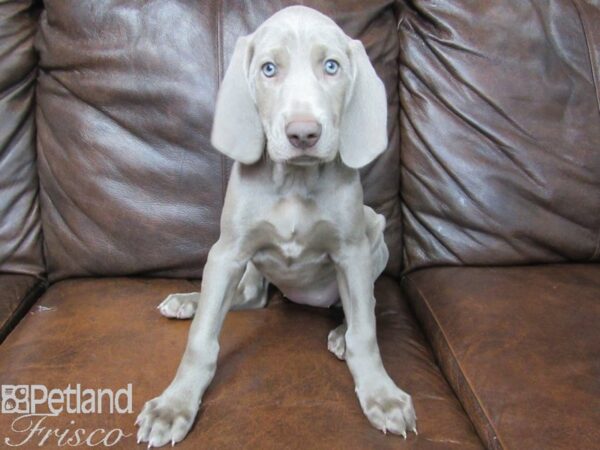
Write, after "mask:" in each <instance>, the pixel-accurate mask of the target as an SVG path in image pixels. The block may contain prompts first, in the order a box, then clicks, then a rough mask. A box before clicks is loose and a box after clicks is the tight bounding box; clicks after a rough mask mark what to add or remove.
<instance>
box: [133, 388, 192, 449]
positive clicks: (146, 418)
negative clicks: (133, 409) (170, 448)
mask: <svg viewBox="0 0 600 450" xmlns="http://www.w3.org/2000/svg"><path fill="white" fill-rule="evenodd" d="M197 412H198V406H193V405H191V404H190V402H189V401H188V400H187V399H179V398H176V397H172V396H169V395H167V394H166V393H163V394H162V395H161V396H159V397H156V398H154V399H152V400H150V401H148V402H146V404H145V405H144V408H143V409H142V412H141V413H140V415H139V416H138V418H137V420H136V421H135V424H136V425H137V426H139V427H140V429H139V430H138V433H137V442H138V444H139V443H140V442H148V448H150V447H162V446H163V445H165V444H168V443H170V444H171V445H175V443H177V442H179V441H181V440H182V439H183V438H184V437H185V436H186V435H187V434H188V431H190V428H191V427H192V424H193V423H194V417H196V413H197Z"/></svg>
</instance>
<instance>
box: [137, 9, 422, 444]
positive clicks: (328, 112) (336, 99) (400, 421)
mask: <svg viewBox="0 0 600 450" xmlns="http://www.w3.org/2000/svg"><path fill="white" fill-rule="evenodd" d="M386 119H387V106H386V94H385V89H384V86H383V83H382V82H381V80H380V79H379V78H378V77H377V75H376V73H375V70H374V69H373V67H372V66H371V64H370V62H369V58H368V56H367V54H366V52H365V49H364V47H363V45H362V44H361V42H360V41H357V40H352V39H350V38H349V37H348V36H346V35H345V34H344V32H343V31H342V30H341V29H340V28H339V27H338V26H337V25H336V24H335V23H334V22H333V21H332V20H331V19H329V18H328V17H326V16H324V15H323V14H321V13H319V12H317V11H315V10H313V9H310V8H306V7H302V6H293V7H289V8H286V9H283V10H281V11H279V12H278V13H276V14H275V15H273V16H272V17H271V18H269V19H268V20H267V21H266V22H264V23H263V24H262V25H261V26H260V27H259V28H258V29H257V30H256V31H255V32H254V33H252V34H250V35H248V36H244V37H240V38H239V39H238V41H237V43H236V46H235V50H234V52H233V56H232V59H231V62H230V64H229V67H228V69H227V72H226V73H225V77H224V79H223V83H222V86H221V89H220V91H219V95H218V99H217V105H216V112H215V119H214V124H213V130H212V137H211V141H212V144H213V146H214V147H215V148H216V149H218V150H219V151H221V152H223V153H224V154H225V155H227V156H229V157H231V158H233V159H234V160H235V163H234V165H233V168H232V172H231V177H230V179H229V185H228V188H227V194H226V198H225V204H224V207H223V213H222V217H221V235H220V237H219V239H218V241H217V242H216V243H215V244H214V246H213V247H212V248H211V250H210V252H209V254H208V260H207V262H206V266H205V268H204V275H203V279H202V288H201V291H200V292H199V293H197V292H194V293H187V294H172V295H170V296H168V297H167V298H166V299H165V300H164V301H163V302H162V303H161V304H160V305H159V309H160V311H161V313H162V314H163V315H165V316H167V317H176V318H189V317H192V316H193V317H194V319H193V321H192V324H191V328H190V334H189V338H188V343H187V347H186V349H185V352H184V355H183V358H182V360H181V363H180V365H179V368H178V370H177V374H176V375H175V378H174V379H173V381H172V382H171V384H170V385H169V386H168V387H167V388H166V389H165V391H164V392H163V393H162V394H161V395H160V396H158V397H156V398H154V399H153V400H150V401H148V402H147V403H146V404H145V406H144V408H143V410H142V412H141V413H140V415H139V416H138V419H137V421H136V424H137V425H138V426H139V430H138V442H142V441H143V442H148V446H149V447H159V446H162V445H165V444H167V443H171V444H174V443H176V442H179V441H181V440H182V439H183V438H184V437H185V436H186V434H187V433H188V431H189V430H190V428H191V426H192V423H193V421H194V418H195V416H196V414H197V412H198V409H199V407H200V403H201V400H202V395H203V394H204V391H205V390H206V388H207V387H208V385H209V383H210V382H211V380H212V378H213V376H214V374H215V369H216V362H217V355H218V352H219V342H218V337H219V333H220V330H221V326H222V323H223V319H224V317H225V314H226V313H227V311H229V310H230V309H232V308H254V307H262V306H264V305H265V304H266V301H267V297H266V295H267V286H268V284H269V283H273V284H274V285H275V286H276V287H277V288H279V289H280V290H281V291H282V293H283V294H284V295H285V296H286V297H287V298H289V299H290V300H292V301H294V302H298V303H304V304H309V305H314V306H322V307H328V306H331V305H332V304H334V303H336V302H337V301H339V300H340V299H341V303H342V307H343V309H344V313H345V317H346V320H345V322H344V324H342V325H341V326H339V327H338V328H336V329H334V330H332V331H331V333H330V334H329V337H328V348H329V350H330V351H331V352H333V353H334V354H335V355H336V356H337V357H338V358H340V359H345V360H346V363H347V364H348V367H349V369H350V372H351V373H352V377H353V379H354V382H355V385H356V395H357V396H358V400H359V402H360V406H361V407H362V410H363V412H364V414H365V415H366V416H367V418H368V420H369V421H370V422H371V424H372V425H373V426H374V427H376V428H378V429H380V430H382V431H383V432H384V433H385V432H386V431H390V432H392V433H396V434H400V435H403V436H404V437H406V433H407V430H412V431H414V432H416V416H415V412H414V409H413V405H412V400H411V397H410V396H409V395H408V394H407V393H406V392H404V391H402V390H401V389H399V388H398V387H397V386H396V385H395V383H394V382H393V381H392V379H391V378H390V377H389V375H388V374H387V372H386V370H385V368H384V367H383V364H382V361H381V357H380V354H379V348H378V346H377V340H376V336H375V313H374V308H375V298H374V296H373V284H374V282H375V279H376V278H377V277H378V276H379V275H380V274H381V272H382V271H383V269H384V267H385V265H386V263H387V260H388V249H387V247H386V244H385V242H384V240H383V230H384V227H385V219H384V217H383V216H381V215H379V214H376V213H375V212H374V211H373V210H372V209H371V208H369V207H368V206H365V205H363V191H362V187H361V183H360V178H359V173H358V170H357V169H358V168H360V167H363V166H365V165H367V164H369V163H370V162H372V161H373V160H374V159H375V158H376V157H377V156H378V155H379V154H380V153H381V152H383V151H384V150H385V148H386V146H387V127H386Z"/></svg>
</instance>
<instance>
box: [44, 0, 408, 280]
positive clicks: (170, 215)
mask: <svg viewBox="0 0 600 450" xmlns="http://www.w3.org/2000/svg"><path fill="white" fill-rule="evenodd" d="M291 3H294V2H291V1H289V2H288V1H282V2H277V1H255V0H253V1H250V0H248V1H238V0H235V1H234V0H229V1H206V2H205V1H202V2H198V1H173V0H157V1H153V2H138V1H124V0H121V1H117V0H114V1H110V0H105V1H94V2H80V1H79V0H69V1H65V0H48V1H46V2H45V5H46V11H45V12H44V14H43V16H42V19H41V24H40V34H39V36H38V39H37V47H38V49H39V51H40V58H41V61H40V68H41V70H40V76H39V90H38V109H37V121H38V128H39V134H38V150H39V160H40V168H39V171H40V179H41V198H42V206H43V226H44V235H45V245H46V248H45V250H46V256H47V263H48V266H49V272H50V278H51V279H52V280H57V279H60V278H65V277H70V276H86V275H129V274H145V275H161V276H178V277H198V276H200V275H201V273H202V268H203V263H204V261H205V258H206V255H207V252H208V250H209V248H210V246H211V245H212V243H214V242H215V241H216V239H217V238H218V234H219V217H220V212H221V207H222V203H223V196H224V193H225V189H226V183H227V179H228V174H229V169H230V167H231V162H230V161H228V160H227V159H226V158H225V157H222V156H221V155H220V154H218V153H217V152H216V151H215V150H214V149H212V147H211V146H210V143H209V137H210V129H211V125H212V115H213V108H214V102H215V98H216V94H217V89H218V86H219V81H220V79H221V78H222V76H223V72H224V69H225V68H226V67H227V64H228V61H229V57H230V56H231V53H232V51H233V46H234V44H235V40H236V38H237V37H238V36H240V35H244V34H247V33H249V32H251V31H253V30H254V28H255V27H257V26H258V25H259V24H260V23H261V22H262V21H263V20H264V19H266V18H267V17H268V16H270V15H271V14H272V13H274V12H276V11H277V10H279V9H280V8H282V7H284V6H287V5H288V4H291ZM307 3H309V6H311V5H310V4H312V6H314V7H316V8H317V9H320V10H321V11H323V12H325V13H327V14H330V15H332V16H333V17H334V19H337V20H338V22H339V23H340V24H341V25H342V26H343V27H344V28H345V30H346V32H347V33H349V34H350V35H352V36H353V37H358V38H360V39H362V40H363V42H364V43H365V45H366V47H367V49H368V53H369V55H370V57H371V59H372V60H373V61H374V63H375V66H376V70H377V71H378V73H379V74H380V76H381V77H382V78H383V79H384V81H385V84H386V87H387V89H388V96H389V99H390V108H389V117H390V119H389V120H388V122H389V131H390V148H389V149H388V151H387V152H386V153H385V154H384V155H383V156H382V157H381V158H380V159H379V160H378V161H377V162H375V163H374V164H373V165H372V166H371V167H368V168H366V169H365V170H364V171H363V179H364V184H365V196H366V201H367V202H368V203H369V204H371V205H373V206H374V207H375V208H376V209H378V210H379V211H381V212H383V213H384V214H385V215H386V217H387V218H388V230H387V236H386V239H387V242H388V244H389V245H390V247H392V258H391V262H390V269H391V270H392V271H394V272H398V270H399V265H400V260H401V250H400V245H399V243H400V229H399V227H400V222H401V221H400V206H399V201H398V192H399V171H400V169H399V154H398V136H399V130H398V125H397V114H398V104H397V103H398V100H397V99H398V95H397V53H398V41H397V34H396V33H395V31H396V18H395V15H394V11H393V4H392V3H393V2H392V1H391V0H388V1H385V0H372V1H369V2H356V1H350V0H348V1H337V2H329V1H320V2H317V1H313V2H307Z"/></svg>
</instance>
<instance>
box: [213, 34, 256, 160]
mask: <svg viewBox="0 0 600 450" xmlns="http://www.w3.org/2000/svg"><path fill="white" fill-rule="evenodd" d="M250 41H251V37H250V36H243V37H240V38H238V40H237V42H236V44H235V50H234V51H233V56H232V57H231V62H230V63H229V67H228V68H227V71H226V72H225V77H224V78H223V82H222V83H221V88H220V89H219V94H218V96H217V105H216V108H215V119H214V122H213V127H212V133H211V138H210V141H211V143H212V145H213V147H215V148H216V149H217V150H219V151H220V152H222V153H224V154H226V155H227V156H229V157H230V158H233V159H235V160H236V161H239V162H241V163H243V164H253V163H255V162H256V161H258V160H259V159H260V157H261V155H262V153H263V150H264V147H265V135H264V131H263V128H262V124H261V122H260V117H259V115H258V110H257V109H256V104H255V103H254V99H253V98H252V95H251V94H250V86H249V84H248V76H247V75H248V74H247V72H248V65H249V63H250V61H249V59H250V55H249V53H250V51H249V47H250Z"/></svg>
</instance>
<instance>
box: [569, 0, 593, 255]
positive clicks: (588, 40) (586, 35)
mask: <svg viewBox="0 0 600 450" xmlns="http://www.w3.org/2000/svg"><path fill="white" fill-rule="evenodd" d="M571 3H572V4H573V7H574V8H575V11H576V12H577V16H578V17H579V22H580V23H581V30H582V31H583V37H584V39H585V46H586V48H587V53H588V60H589V63H590V70H591V72H592V81H593V83H594V91H595V93H596V104H597V106H598V114H599V116H600V88H599V87H598V85H599V84H600V74H598V72H597V69H596V65H595V64H594V60H595V58H594V54H593V52H592V46H591V42H592V39H591V38H590V36H589V27H588V23H587V20H586V19H584V17H585V15H584V14H583V13H582V11H581V6H580V5H579V1H578V0H571ZM599 255H600V229H599V230H598V235H597V237H596V247H595V248H594V252H593V253H592V257H591V258H590V260H594V259H596V258H597V257H598V256H599Z"/></svg>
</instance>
